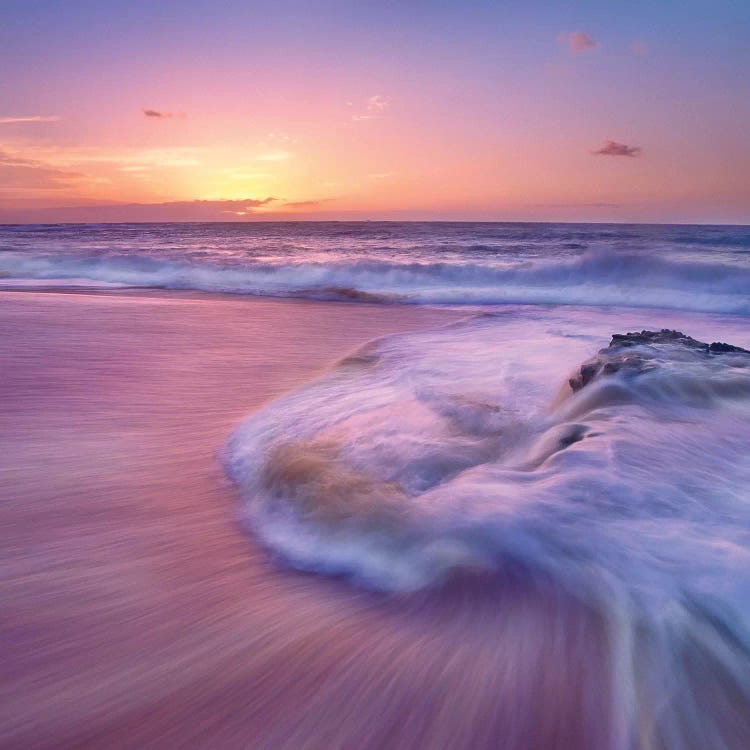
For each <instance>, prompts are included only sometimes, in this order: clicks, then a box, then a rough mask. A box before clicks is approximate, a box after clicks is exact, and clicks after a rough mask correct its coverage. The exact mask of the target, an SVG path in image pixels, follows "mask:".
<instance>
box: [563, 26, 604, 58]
mask: <svg viewBox="0 0 750 750" xmlns="http://www.w3.org/2000/svg"><path fill="white" fill-rule="evenodd" d="M557 38H558V41H559V42H560V43H561V44H564V45H565V46H566V47H567V48H568V49H569V50H570V51H571V52H572V53H573V54H575V55H579V54H581V53H582V52H589V51H590V50H593V49H596V48H597V47H598V46H599V42H597V41H596V39H594V38H593V37H591V36H589V35H588V34H587V33H586V32H585V31H564V32H562V33H561V34H560V35H559V36H558V37H557Z"/></svg>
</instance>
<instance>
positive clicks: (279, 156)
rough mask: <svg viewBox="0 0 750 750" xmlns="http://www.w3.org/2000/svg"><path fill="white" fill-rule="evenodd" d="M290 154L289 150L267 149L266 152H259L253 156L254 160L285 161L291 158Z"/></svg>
mask: <svg viewBox="0 0 750 750" xmlns="http://www.w3.org/2000/svg"><path fill="white" fill-rule="evenodd" d="M291 158H292V155H291V154H290V153H289V151H281V150H278V151H267V152H266V153H263V154H259V155H258V156H256V157H255V159H256V161H286V160H287V159H291Z"/></svg>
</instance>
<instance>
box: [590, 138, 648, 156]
mask: <svg viewBox="0 0 750 750" xmlns="http://www.w3.org/2000/svg"><path fill="white" fill-rule="evenodd" d="M591 153H592V154H593V155H594V156H630V157H634V156H640V155H641V153H643V149H641V147H640V146H628V145H627V144H625V143H618V142H617V141H604V143H602V145H601V146H600V147H599V148H598V149H596V150H595V151H592V152H591Z"/></svg>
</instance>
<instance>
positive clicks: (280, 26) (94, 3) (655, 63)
mask: <svg viewBox="0 0 750 750" xmlns="http://www.w3.org/2000/svg"><path fill="white" fill-rule="evenodd" d="M0 11H2V16H1V17H2V22H1V23H0V221H2V222H27V221H29V222H31V221H40V222H53V221H203V220H205V221H253V220H282V219H295V220H305V219H337V220H346V219H357V220H360V219H373V220H378V219H394V220H411V219H414V220H451V221H452V220H487V221H638V222H670V223H671V222H674V223H681V222H688V223H690V222H695V223H750V136H749V135H748V134H749V133H750V2H747V0H711V1H705V2H704V1H702V0H700V1H699V0H680V1H679V2H678V1H668V0H651V1H650V2H640V0H632V1H629V2H627V3H622V2H604V1H603V0H599V1H598V2H540V1H539V0H524V1H523V2H503V1H502V0H495V2H483V1H481V0H479V1H477V2H441V1H440V0H433V1H432V2H427V1H426V0H401V1H400V2H393V1H390V0H378V1H377V2H375V1H373V2H357V0H349V2H338V1H333V0H331V1H330V2H326V1H323V2H313V1H312V0H310V1H308V2H287V1H286V0H278V1H277V2H274V3H257V2H249V1H247V0H212V1H211V2H209V1H208V0H179V1H176V0H161V1H160V2H154V1H153V0H148V2H147V1H146V0H129V2H123V3H114V2H111V1H110V0H0Z"/></svg>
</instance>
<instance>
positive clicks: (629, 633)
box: [0, 223, 750, 750]
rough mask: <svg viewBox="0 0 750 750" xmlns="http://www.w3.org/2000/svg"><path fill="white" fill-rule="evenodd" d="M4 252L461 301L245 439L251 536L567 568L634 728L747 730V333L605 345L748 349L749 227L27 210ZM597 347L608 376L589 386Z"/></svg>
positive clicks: (384, 297) (441, 571) (439, 579)
mask: <svg viewBox="0 0 750 750" xmlns="http://www.w3.org/2000/svg"><path fill="white" fill-rule="evenodd" d="M0 274H1V275H2V278H0V285H6V286H13V285H23V286H28V285H41V286H45V287H48V286H53V287H54V286H57V285H61V286H70V285H80V286H86V287H91V286H104V287H108V288H111V287H145V288H166V289H193V290H203V291H211V292H229V293H236V294H245V295H268V296H287V297H315V298H322V299H335V300H345V301H348V302H351V303H365V304H366V305H372V304H375V305H380V304H395V305H398V304H422V305H425V304H430V305H450V306H453V307H455V306H461V307H462V308H465V317H463V319H462V320H460V321H458V322H455V323H451V324H449V325H447V326H444V327H441V328H435V329H431V330H424V331H419V332H411V333H400V334H394V335H392V336H386V337H384V338H382V339H378V340H376V341H373V342H370V343H369V344H367V345H366V346H365V347H364V348H362V349H360V350H358V351H355V352H352V354H351V355H350V356H348V357H346V358H345V359H343V360H342V361H341V362H339V363H338V365H336V366H335V367H333V368H332V369H330V370H329V371H327V372H326V373H325V374H323V375H322V376H321V377H319V378H317V379H316V380H314V381H313V382H310V383H308V384H306V385H304V386H302V387H301V388H297V389H296V390H293V391H291V392H289V393H288V394H287V395H285V396H283V397H281V398H280V399H278V400H276V401H274V402H272V403H270V404H269V405H267V406H265V407H264V408H262V409H261V410H260V411H258V412H256V413H254V414H252V415H250V416H249V417H248V418H247V419H246V421H244V422H243V423H242V424H241V425H240V426H238V428H237V429H236V430H235V431H234V432H233V433H232V434H231V435H230V436H228V440H227V442H226V444H225V446H224V447H223V449H222V451H221V457H222V460H223V462H224V465H225V467H226V471H227V473H228V475H229V476H230V477H231V479H232V480H233V481H234V482H235V484H236V485H237V486H238V488H239V490H240V494H241V498H242V502H243V511H242V517H243V522H244V524H245V526H246V528H247V529H248V532H249V533H251V534H253V535H254V536H255V537H256V538H258V539H259V540H260V541H261V542H262V543H263V544H264V546H265V547H266V549H267V550H268V552H269V554H270V555H272V556H273V557H274V559H277V560H278V561H280V562H282V563H283V564H286V565H289V566H291V567H294V568H299V569H303V570H307V571H313V572H316V573H322V574H326V575H333V576H338V577H341V578H343V579H345V580H347V581H348V582H349V583H351V584H353V585H354V586H358V587H363V588H365V589H369V590H375V591H387V592H398V593H399V594H404V593H406V594H408V593H410V592H416V591H420V590H426V589H431V588H434V587H439V586H442V585H445V584H446V583H448V582H450V581H455V580H458V579H461V578H463V577H468V578H470V579H475V580H485V579H491V578H493V577H494V578H496V577H498V576H500V577H502V576H508V575H510V573H509V571H511V572H512V576H513V580H514V581H520V582H521V583H520V585H522V586H528V587H530V588H534V587H538V586H553V587H555V588H557V589H559V590H560V591H564V592H565V594H566V596H571V597H573V598H574V599H576V600H579V601H580V602H582V603H583V604H584V605H585V606H587V607H591V608H592V609H593V610H594V611H596V612H598V613H599V614H600V615H601V617H602V621H603V622H604V626H605V628H606V631H607V639H606V640H607V643H608V648H609V649H610V657H609V662H610V665H611V668H612V673H613V675H614V678H613V687H612V690H613V693H614V695H615V700H616V702H617V704H618V706H620V709H621V710H620V713H621V715H622V716H623V717H624V718H623V719H622V721H624V722H625V727H624V728H623V727H622V726H621V727H619V728H618V729H617V733H619V734H618V735H617V736H618V737H619V739H618V740H617V742H615V741H614V740H613V744H612V746H613V747H615V746H617V747H621V748H631V747H643V748H651V747H654V748H657V747H658V748H674V749H675V750H677V749H678V748H686V747H705V748H709V747H710V748H722V747H732V748H735V747H737V748H739V747H743V746H746V745H745V744H743V743H745V741H746V740H748V738H750V727H748V716H749V714H748V707H750V354H747V353H743V352H733V351H722V350H721V349H720V348H719V349H715V350H713V351H709V350H707V349H705V348H701V347H700V346H692V345H686V344H685V342H684V340H680V339H677V338H675V339H674V340H672V339H669V338H666V339H665V340H663V341H662V340H644V341H641V342H638V341H635V342H630V345H629V346H628V347H627V351H625V349H620V348H617V347H615V348H614V349H612V350H609V351H611V352H612V356H613V357H616V363H617V366H609V367H605V366H604V365H606V364H607V362H608V361H609V360H607V356H609V355H605V356H604V359H602V356H601V355H599V354H598V352H600V351H601V350H603V349H605V348H606V347H608V345H609V343H610V340H611V337H612V336H613V335H614V334H622V333H626V332H628V331H641V330H646V329H647V330H655V331H659V330H662V329H677V330H680V331H683V332H684V333H685V334H686V335H688V336H691V337H693V338H694V339H696V340H699V341H701V342H706V343H711V342H728V343H729V344H732V345H735V346H737V347H744V348H747V349H750V228H748V227H712V226H701V227H697V226H628V225H621V226H615V225H568V224H565V225H563V224H549V225H538V224H443V223H435V224H429V223H427V224H416V223H415V224H411V223H410V224H402V223H361V224H348V223H323V224H312V223H311V224H226V225H198V224H195V225H139V226H124V225H115V226H110V225H101V226H90V227H81V226H65V227H58V226H35V227H28V226H16V227H2V228H0ZM597 357H599V359H597ZM585 363H594V364H593V367H594V369H596V371H597V374H596V376H595V377H593V379H591V380H590V382H586V383H585V384H584V385H583V387H579V388H578V387H574V386H573V383H574V382H575V381H576V378H577V377H579V376H580V374H581V373H583V370H582V369H581V366H582V365H583V364H585ZM597 368H598V369H597ZM590 371H593V370H590ZM498 607H502V602H501V601H500V602H498ZM614 731H615V730H614V729H613V732H614ZM613 736H614V734H613Z"/></svg>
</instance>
